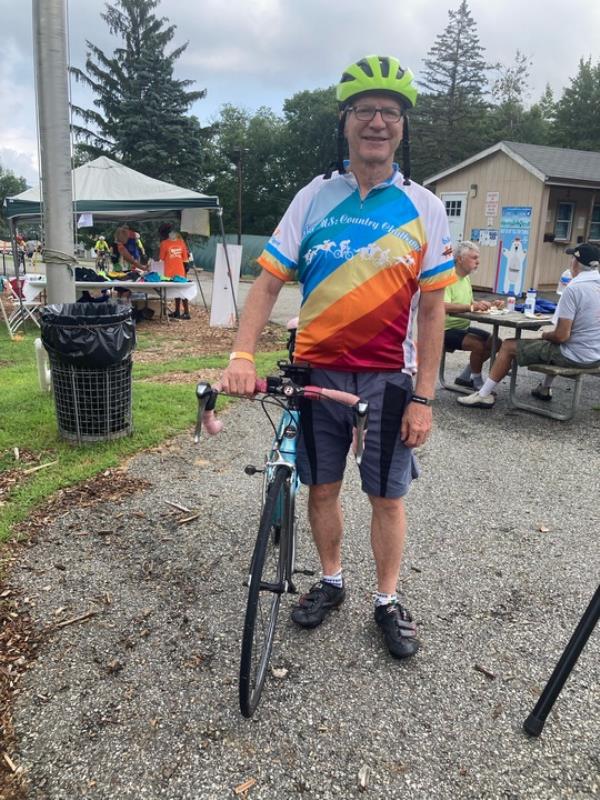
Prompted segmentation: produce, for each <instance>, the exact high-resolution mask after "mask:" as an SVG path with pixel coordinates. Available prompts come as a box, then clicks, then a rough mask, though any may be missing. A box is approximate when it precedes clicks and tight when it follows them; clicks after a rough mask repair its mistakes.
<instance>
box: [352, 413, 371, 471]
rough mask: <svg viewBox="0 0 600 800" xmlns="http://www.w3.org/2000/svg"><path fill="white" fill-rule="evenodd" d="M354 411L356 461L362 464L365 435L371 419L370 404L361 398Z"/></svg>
mask: <svg viewBox="0 0 600 800" xmlns="http://www.w3.org/2000/svg"><path fill="white" fill-rule="evenodd" d="M353 411H354V430H355V431H356V434H355V436H356V447H355V450H354V456H355V458H356V463H357V464H360V462H361V461H362V456H363V452H364V449H365V435H366V433H367V423H368V419H369V404H368V403H367V402H366V401H365V400H359V401H358V403H357V404H356V405H355V406H354V409H353Z"/></svg>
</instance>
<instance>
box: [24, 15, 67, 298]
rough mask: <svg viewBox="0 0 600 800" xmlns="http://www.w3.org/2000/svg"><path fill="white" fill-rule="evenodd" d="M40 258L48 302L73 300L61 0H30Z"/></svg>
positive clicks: (65, 77) (65, 49)
mask: <svg viewBox="0 0 600 800" xmlns="http://www.w3.org/2000/svg"><path fill="white" fill-rule="evenodd" d="M33 48H34V64H35V92H36V102H37V110H38V121H39V139H40V156H41V163H40V173H41V190H42V191H41V201H42V214H43V219H44V230H45V234H46V241H45V242H44V260H45V262H46V281H47V287H48V302H49V303H74V302H75V278H74V274H73V268H72V265H73V264H74V263H75V258H74V255H73V187H72V183H71V139H70V132H71V129H70V120H69V87H68V75H69V72H68V64H67V28H66V9H65V0H33Z"/></svg>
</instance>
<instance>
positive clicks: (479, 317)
mask: <svg viewBox="0 0 600 800" xmlns="http://www.w3.org/2000/svg"><path fill="white" fill-rule="evenodd" d="M452 316H453V317H460V318H461V319H468V320H472V321H473V322H478V323H480V324H483V325H491V326H492V352H491V355H490V367H491V366H492V364H493V363H494V359H495V358H496V353H497V352H498V341H499V339H500V337H499V329H500V328H501V327H504V328H513V330H514V331H515V338H516V339H520V338H521V333H522V332H523V331H524V330H526V331H537V330H539V329H540V328H541V327H542V326H543V325H551V324H552V316H551V315H550V314H536V315H535V316H534V317H526V316H525V314H522V313H521V312H520V311H505V310H500V311H460V312H456V313H454V314H452ZM517 371H518V364H517V361H516V359H515V361H514V362H513V366H512V369H511V373H510V397H514V393H515V387H516V385H517ZM440 382H441V383H442V386H445V385H446V384H445V380H444V377H443V370H442V371H440Z"/></svg>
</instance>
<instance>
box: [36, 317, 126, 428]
mask: <svg viewBox="0 0 600 800" xmlns="http://www.w3.org/2000/svg"><path fill="white" fill-rule="evenodd" d="M40 320H41V331H42V342H43V345H44V347H45V348H46V351H47V352H48V359H49V361H50V370H51V373H52V392H53V395H54V404H55V406H56V418H57V422H58V431H59V434H60V435H61V436H62V438H63V439H67V440H69V441H73V442H78V443H82V442H104V441H109V440H111V439H119V438H120V437H122V436H128V435H129V434H130V433H131V431H132V419H131V368H132V356H131V354H132V352H133V350H134V348H135V323H134V321H133V318H132V313H131V307H130V306H124V305H119V304H117V303H104V304H100V305H96V304H90V303H65V304H61V305H48V306H43V307H42V308H41V309H40Z"/></svg>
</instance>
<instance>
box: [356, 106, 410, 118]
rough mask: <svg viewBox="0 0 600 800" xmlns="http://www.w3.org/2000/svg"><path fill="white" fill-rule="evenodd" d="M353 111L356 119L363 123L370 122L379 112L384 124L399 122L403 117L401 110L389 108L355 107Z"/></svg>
mask: <svg viewBox="0 0 600 800" xmlns="http://www.w3.org/2000/svg"><path fill="white" fill-rule="evenodd" d="M352 111H354V115H355V117H356V119H359V120H361V122H370V121H371V120H372V119H373V118H374V117H375V114H377V112H378V111H379V113H380V114H381V117H382V119H383V121H384V122H399V121H400V119H401V117H402V112H401V111H400V109H399V108H394V107H393V106H388V107H385V108H377V107H376V106H353V107H352Z"/></svg>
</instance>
